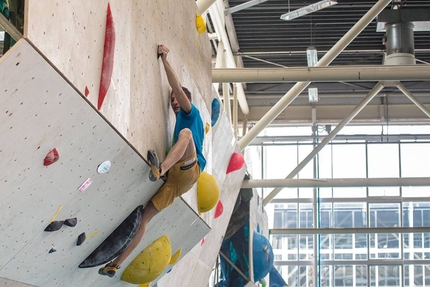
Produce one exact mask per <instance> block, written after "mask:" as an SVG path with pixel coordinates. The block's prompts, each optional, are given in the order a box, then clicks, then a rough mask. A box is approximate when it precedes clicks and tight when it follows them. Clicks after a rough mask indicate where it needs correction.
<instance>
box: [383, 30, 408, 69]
mask: <svg viewBox="0 0 430 287" xmlns="http://www.w3.org/2000/svg"><path fill="white" fill-rule="evenodd" d="M385 30H386V37H387V39H386V43H385V46H386V52H387V55H386V57H385V63H384V64H385V65H414V64H415V51H414V25H413V24H412V23H411V22H399V23H387V24H386V25H385Z"/></svg>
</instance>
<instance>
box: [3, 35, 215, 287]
mask: <svg viewBox="0 0 430 287" xmlns="http://www.w3.org/2000/svg"><path fill="white" fill-rule="evenodd" d="M0 78H1V79H2V80H3V81H2V87H1V90H0V134H1V135H2V137H1V140H0V156H1V158H2V160H1V161H0V173H1V177H0V192H1V197H2V201H1V202H0V208H1V209H2V210H3V212H2V216H1V217H0V242H1V245H0V278H2V280H6V279H8V280H14V281H19V282H22V283H25V284H29V285H34V286H106V285H107V284H109V286H126V285H127V283H125V282H121V281H119V278H115V279H114V280H112V279H108V278H103V277H101V276H100V275H98V274H97V269H94V268H90V269H79V268H78V267H77V266H78V265H79V264H80V262H82V261H83V260H84V259H85V258H86V257H87V255H89V254H90V253H91V252H92V250H94V249H95V248H96V247H97V246H98V245H99V244H100V243H101V242H102V241H103V240H104V239H105V238H106V237H107V236H108V235H109V234H110V233H111V232H112V231H113V229H114V228H115V227H116V226H118V225H119V224H120V223H121V222H122V221H123V220H124V219H125V218H126V217H127V216H128V214H129V213H130V212H131V211H132V210H133V209H134V208H135V207H136V206H137V205H139V204H145V203H146V202H148V200H149V199H150V198H151V197H152V195H153V194H154V193H155V192H156V190H157V189H158V188H159V187H160V185H161V182H156V183H153V182H150V181H149V179H148V174H149V167H148V165H147V163H146V162H145V160H144V158H143V157H142V156H141V155H140V154H139V153H138V152H137V151H136V150H135V149H134V148H133V147H132V146H131V145H130V144H129V143H128V142H127V141H126V140H125V139H124V138H123V137H122V136H121V135H120V134H119V133H118V132H117V131H116V130H115V129H114V128H113V127H112V126H111V125H110V124H109V123H108V122H107V121H106V120H105V119H104V118H103V117H102V116H101V114H99V113H98V112H97V111H96V110H95V109H94V108H93V107H91V105H89V103H88V102H87V100H86V99H85V98H84V97H83V96H82V95H80V94H79V93H78V92H77V91H76V90H75V89H74V87H73V86H71V85H70V84H69V83H68V82H67V81H66V80H65V79H64V78H63V77H62V76H61V75H60V74H59V73H58V72H57V71H56V70H55V69H54V68H53V67H52V66H51V65H50V64H49V63H48V62H47V61H46V60H45V59H44V58H43V57H42V56H41V55H40V54H39V53H38V52H37V51H36V50H35V49H34V48H33V47H32V46H31V45H30V44H29V43H28V42H27V41H26V40H20V41H19V42H18V43H17V44H16V45H15V46H14V47H13V48H12V49H11V50H10V51H9V52H8V53H7V54H6V55H5V56H4V57H2V58H0ZM54 148H55V150H56V151H57V152H58V156H59V158H58V160H57V161H48V162H46V161H44V160H45V157H46V155H47V154H48V153H49V152H50V151H51V150H52V149H54ZM105 161H110V162H111V167H110V169H109V170H108V171H107V172H105V173H99V172H98V167H99V165H100V164H101V163H103V162H105ZM44 163H45V164H47V165H46V166H45V165H44ZM49 163H51V164H50V165H48V164H49ZM54 217H55V220H56V221H60V220H65V219H68V218H77V220H78V223H77V225H76V226H75V227H69V226H66V225H64V226H62V227H61V229H59V230H58V231H55V232H46V231H44V229H45V227H46V226H47V225H48V224H49V223H50V222H51V221H52V220H54ZM82 232H85V233H86V235H87V239H86V240H85V242H84V243H83V244H82V245H81V246H77V245H76V242H77V238H78V236H79V234H81V233H82ZM208 232H209V227H208V225H207V224H206V223H205V222H204V221H203V220H202V219H201V218H200V217H199V216H198V214H197V213H196V212H194V211H193V210H192V209H190V208H189V206H188V204H187V203H186V202H185V201H183V200H182V199H181V198H178V199H177V200H176V201H175V202H174V204H173V205H171V206H170V207H169V208H167V209H165V210H163V211H162V212H161V213H159V214H158V215H157V216H156V217H155V218H154V219H153V220H152V221H151V223H150V225H149V227H148V231H147V234H146V236H145V239H144V240H143V241H142V242H141V244H140V245H139V247H138V248H137V249H136V250H135V252H134V253H133V254H132V256H130V257H129V258H128V261H126V262H125V263H124V264H125V265H126V264H128V262H130V261H131V259H132V258H133V257H134V256H135V255H136V254H137V253H139V252H140V251H141V250H142V249H143V248H144V247H145V246H146V245H148V244H149V243H150V242H152V241H153V240H155V239H156V238H158V237H160V236H162V235H167V236H169V238H170V240H171V242H172V249H174V250H178V249H181V250H182V252H183V253H184V254H186V253H187V252H188V251H189V250H191V248H192V247H193V246H195V245H196V244H197V243H198V242H199V241H200V239H201V238H202V237H203V236H204V235H205V234H207V233H208ZM106 280H110V281H106ZM106 282H109V283H106Z"/></svg>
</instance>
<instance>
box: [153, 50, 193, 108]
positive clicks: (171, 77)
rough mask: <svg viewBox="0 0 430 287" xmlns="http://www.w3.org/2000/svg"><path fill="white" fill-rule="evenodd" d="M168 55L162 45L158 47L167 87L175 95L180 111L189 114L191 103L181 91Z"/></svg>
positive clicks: (167, 51)
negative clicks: (168, 86)
mask: <svg viewBox="0 0 430 287" xmlns="http://www.w3.org/2000/svg"><path fill="white" fill-rule="evenodd" d="M168 53H169V49H168V48H167V47H166V46H164V45H159V46H158V54H161V60H162V61H163V65H164V70H165V71H166V75H167V80H168V81H169V85H170V87H171V88H172V91H173V93H175V97H176V100H177V101H178V103H179V105H180V106H181V109H182V110H183V111H184V112H186V113H187V114H189V113H190V112H191V103H190V100H189V99H188V97H187V95H186V94H185V93H184V91H183V90H182V85H181V83H180V82H179V80H178V77H177V76H176V73H175V71H174V70H173V68H172V66H171V65H170V63H169V61H168V60H167V54H168Z"/></svg>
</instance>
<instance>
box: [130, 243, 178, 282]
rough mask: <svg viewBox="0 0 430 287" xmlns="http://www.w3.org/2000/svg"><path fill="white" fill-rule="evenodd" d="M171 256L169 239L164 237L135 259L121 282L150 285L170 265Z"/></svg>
mask: <svg viewBox="0 0 430 287" xmlns="http://www.w3.org/2000/svg"><path fill="white" fill-rule="evenodd" d="M171 256H172V247H171V244H170V240H169V237H167V236H166V235H163V236H161V237H160V238H158V239H157V240H155V241H154V242H152V243H151V244H150V245H149V246H148V247H146V248H145V249H144V250H143V251H142V252H141V253H139V254H138V255H137V256H136V257H135V258H134V259H133V261H132V262H131V263H130V264H129V265H128V266H127V268H126V269H125V270H124V273H122V276H121V280H123V281H126V282H128V283H132V284H144V283H150V282H152V281H153V280H154V279H156V278H157V277H158V276H159V275H160V274H161V273H162V272H163V270H164V269H165V268H166V267H167V266H168V265H169V262H170V259H171ZM143 286H145V285H143Z"/></svg>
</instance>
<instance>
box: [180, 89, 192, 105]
mask: <svg viewBox="0 0 430 287" xmlns="http://www.w3.org/2000/svg"><path fill="white" fill-rule="evenodd" d="M182 90H183V91H184V93H185V94H186V95H187V98H188V99H189V100H190V102H191V92H190V90H188V89H187V88H185V87H182Z"/></svg>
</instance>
